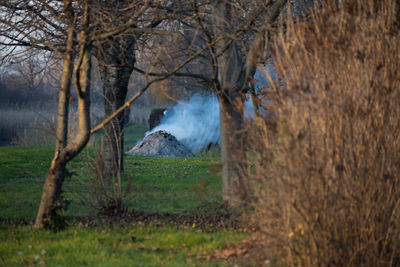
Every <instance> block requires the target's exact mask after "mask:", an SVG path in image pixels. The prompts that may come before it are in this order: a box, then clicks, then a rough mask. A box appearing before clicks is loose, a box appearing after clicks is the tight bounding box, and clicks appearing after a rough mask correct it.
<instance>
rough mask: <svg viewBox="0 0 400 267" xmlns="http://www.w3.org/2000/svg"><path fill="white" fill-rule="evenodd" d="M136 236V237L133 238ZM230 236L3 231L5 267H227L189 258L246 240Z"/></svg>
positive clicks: (141, 229)
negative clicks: (30, 265)
mask: <svg viewBox="0 0 400 267" xmlns="http://www.w3.org/2000/svg"><path fill="white" fill-rule="evenodd" d="M132 237H133V238H132ZM244 237H245V236H244V234H238V233H234V232H231V231H224V232H216V233H201V232H199V231H196V230H193V229H192V230H186V231H182V230H179V229H177V228H174V227H170V226H168V225H140V224H136V225H132V226H129V227H124V228H121V227H91V228H80V227H71V228H69V229H67V230H65V231H62V232H59V233H53V232H49V231H44V230H40V231H38V230H36V231H34V230H31V229H30V228H29V227H18V228H10V227H7V226H0V240H1V242H0V266H27V265H29V264H32V265H35V266H39V264H40V262H43V263H44V264H45V265H46V266H60V265H61V266H222V265H224V263H222V262H206V261H199V260H196V259H195V258H194V257H191V256H190V255H195V254H198V253H202V252H207V251H211V250H214V249H218V248H223V247H224V246H226V245H227V244H231V243H234V242H237V241H239V240H241V239H243V238H244Z"/></svg>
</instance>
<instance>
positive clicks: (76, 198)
mask: <svg viewBox="0 0 400 267" xmlns="http://www.w3.org/2000/svg"><path fill="white" fill-rule="evenodd" d="M146 130H147V129H146V127H144V126H130V127H129V128H128V129H127V132H126V134H125V136H126V139H127V141H126V142H125V144H126V148H129V147H131V146H133V145H134V144H136V141H137V139H140V138H142V137H143V134H144V132H145V131H146ZM93 148H94V147H93V146H92V148H89V149H87V150H86V152H84V153H82V156H80V157H79V158H77V159H75V160H74V161H73V162H71V164H69V171H71V172H73V173H74V174H75V175H73V176H72V177H68V178H67V179H66V181H65V186H64V191H65V193H64V198H65V199H67V200H69V201H70V205H69V207H68V209H67V211H66V213H65V215H66V216H67V217H69V218H70V219H69V223H70V224H71V226H69V227H68V228H67V230H64V231H61V232H58V233H53V232H48V231H35V230H32V229H31V227H30V226H20V227H16V228H15V227H14V226H11V225H9V224H3V225H0V266H19V265H21V266H24V265H30V264H31V265H35V266H36V265H38V264H42V263H43V264H46V265H48V266H59V265H61V266H221V265H224V263H222V262H208V261H198V260H196V257H194V256H189V257H188V255H196V254H197V253H200V252H204V251H211V250H213V249H217V248H223V247H225V246H227V245H228V244H231V243H234V242H237V241H240V240H241V239H243V238H245V237H246V234H244V233H241V232H235V231H234V230H233V229H231V228H225V227H222V228H218V227H219V226H218V227H217V228H215V227H214V228H210V229H208V228H207V227H204V225H203V226H201V225H196V223H193V224H189V225H188V223H187V222H185V221H182V222H181V221H179V220H178V221H177V222H172V224H171V223H170V222H168V221H166V220H162V219H161V220H156V221H154V220H144V221H143V222H141V221H135V220H134V221H132V222H128V223H125V224H124V225H123V226H117V225H114V226H110V225H101V224H100V225H98V226H96V227H94V226H92V227H83V225H82V224H80V223H79V220H78V221H76V223H74V221H75V219H73V218H78V217H86V216H89V215H95V214H94V211H93V209H91V208H90V205H88V203H87V202H85V201H82V196H85V192H87V191H88V188H87V185H85V184H84V183H85V177H84V175H83V174H84V173H85V172H84V171H83V170H84V169H85V165H86V156H87V155H88V154H89V155H91V154H92V153H93V151H92V150H93ZM52 154H53V148H52V147H0V219H1V220H2V221H3V222H4V221H9V220H12V221H14V222H16V221H18V220H21V219H25V221H26V219H28V221H29V220H31V219H32V218H34V216H35V215H36V211H37V208H38V205H39V200H40V196H41V191H42V187H43V182H44V179H45V178H46V173H47V171H48V167H49V164H50V161H51V157H52ZM219 167H220V159H219V158H218V157H215V156H209V155H206V154H203V155H201V156H198V157H195V158H190V159H170V158H146V157H135V156H126V157H125V174H124V177H123V179H124V182H123V185H124V186H126V185H127V180H128V177H129V176H130V177H131V179H132V184H131V185H130V190H129V191H128V192H127V194H126V196H125V198H124V205H125V207H126V208H128V209H134V210H135V211H136V212H139V213H140V212H144V213H145V214H159V216H160V217H161V218H162V217H163V216H164V215H163V214H170V215H167V216H178V218H179V216H183V218H191V217H193V216H194V217H200V218H201V217H202V216H206V217H213V216H216V215H219V216H220V215H222V216H224V214H228V213H229V211H228V210H227V209H226V208H225V206H224V204H223V202H222V199H221V197H220V191H221V183H220V174H219V171H218V170H219ZM91 218H93V217H91ZM92 220H93V219H92ZM94 220H95V219H94ZM182 220H185V219H182ZM180 223H182V224H181V225H180ZM207 229H208V230H207ZM43 251H45V252H43Z"/></svg>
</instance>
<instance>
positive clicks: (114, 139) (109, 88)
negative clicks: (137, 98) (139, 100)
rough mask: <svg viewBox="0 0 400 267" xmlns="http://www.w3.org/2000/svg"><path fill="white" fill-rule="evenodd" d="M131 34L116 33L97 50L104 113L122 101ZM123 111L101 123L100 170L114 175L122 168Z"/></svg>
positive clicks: (129, 66)
mask: <svg viewBox="0 0 400 267" xmlns="http://www.w3.org/2000/svg"><path fill="white" fill-rule="evenodd" d="M135 41H136V40H135V38H134V37H133V36H124V37H117V38H113V39H111V40H109V41H108V42H106V43H103V44H102V48H101V49H100V50H98V55H97V58H98V60H99V69H100V75H101V79H102V82H103V94H104V113H105V116H106V117H108V116H110V115H111V114H113V113H114V112H115V111H116V110H118V109H119V108H120V107H121V106H122V105H124V103H125V99H126V94H127V91H128V84H129V78H130V75H131V73H132V71H133V67H134V65H135V62H136V58H135V50H134V49H135ZM123 157H124V113H123V112H122V113H120V114H119V115H118V116H117V117H116V118H114V119H113V120H112V121H111V123H109V124H107V125H106V126H105V127H104V141H103V161H104V174H105V175H107V176H109V177H117V176H119V175H120V174H121V172H122V171H123V168H124V165H123V163H124V161H123Z"/></svg>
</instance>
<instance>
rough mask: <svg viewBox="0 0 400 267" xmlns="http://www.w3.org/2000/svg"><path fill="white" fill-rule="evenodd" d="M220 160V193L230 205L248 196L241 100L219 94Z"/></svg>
mask: <svg viewBox="0 0 400 267" xmlns="http://www.w3.org/2000/svg"><path fill="white" fill-rule="evenodd" d="M219 107H220V131H221V132H220V134H221V160H222V196H223V198H224V200H226V201H228V203H229V204H230V205H231V206H239V205H241V204H242V203H243V202H245V201H246V200H247V198H248V194H249V192H248V186H247V181H246V178H247V175H246V170H247V161H246V152H245V145H246V131H244V127H245V126H244V123H243V99H242V97H241V96H240V94H237V95H236V96H232V97H226V96H224V95H219Z"/></svg>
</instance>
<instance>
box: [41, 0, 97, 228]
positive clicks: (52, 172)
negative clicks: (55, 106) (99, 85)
mask: <svg viewBox="0 0 400 267" xmlns="http://www.w3.org/2000/svg"><path fill="white" fill-rule="evenodd" d="M88 20H89V18H88V5H87V4H86V6H85V15H84V18H83V24H84V25H88ZM71 27H72V26H71ZM70 42H71V43H70ZM67 43H68V46H69V47H70V48H71V46H72V43H73V34H71V35H70V32H69V34H68V41H67ZM80 45H81V49H80V58H79V60H78V65H77V66H76V67H75V85H76V89H77V95H78V115H79V119H78V125H79V126H78V127H79V129H78V133H77V135H76V136H75V138H74V139H73V140H72V142H70V143H69V144H67V145H66V135H65V133H66V131H67V129H66V127H67V119H66V118H65V116H68V114H65V113H64V111H65V110H68V108H67V105H68V101H67V100H66V99H65V98H66V97H67V95H68V94H67V92H68V88H69V86H70V81H71V76H72V71H71V70H72V66H73V65H72V64H73V58H72V56H70V55H71V54H70V53H72V52H71V51H72V50H69V52H70V53H67V56H66V57H65V59H64V67H63V76H62V86H61V88H60V104H59V105H60V106H59V109H60V110H61V112H60V113H59V114H58V126H57V127H58V129H57V135H60V136H57V149H56V152H55V155H54V158H53V160H52V162H51V166H50V169H49V173H48V176H47V179H46V181H45V184H44V187H43V193H42V198H41V201H40V206H39V210H38V214H37V217H36V221H35V227H36V228H42V227H43V226H44V222H45V220H46V219H47V218H51V217H52V216H53V214H54V212H55V210H57V209H58V208H59V204H61V203H59V201H60V195H61V188H62V184H63V181H64V175H65V173H64V172H65V166H66V164H67V163H68V162H69V161H70V160H71V159H73V158H74V157H75V156H76V155H77V154H79V152H80V151H81V150H82V149H83V148H84V147H85V146H86V144H87V142H88V141H89V137H90V69H91V66H90V64H91V61H90V56H91V45H90V44H88V41H87V33H86V32H85V31H84V30H83V31H82V32H81V35H80ZM64 138H65V139H64Z"/></svg>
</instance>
